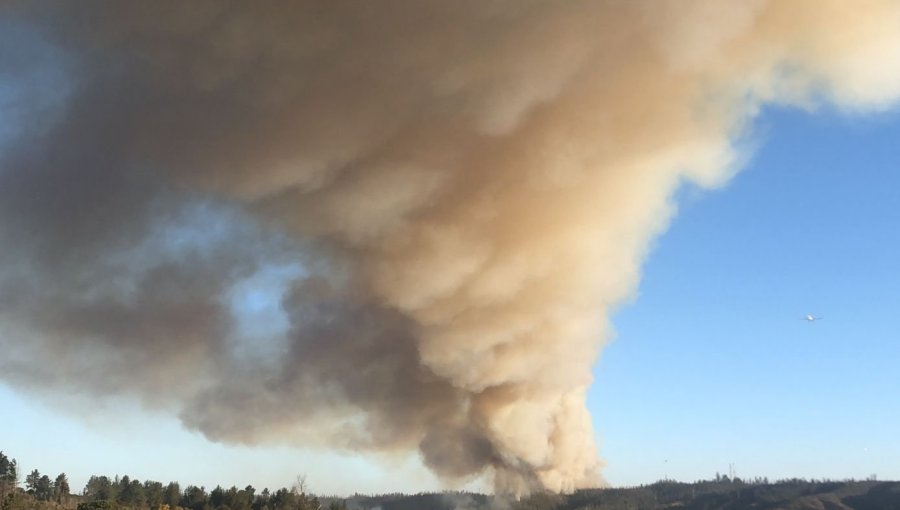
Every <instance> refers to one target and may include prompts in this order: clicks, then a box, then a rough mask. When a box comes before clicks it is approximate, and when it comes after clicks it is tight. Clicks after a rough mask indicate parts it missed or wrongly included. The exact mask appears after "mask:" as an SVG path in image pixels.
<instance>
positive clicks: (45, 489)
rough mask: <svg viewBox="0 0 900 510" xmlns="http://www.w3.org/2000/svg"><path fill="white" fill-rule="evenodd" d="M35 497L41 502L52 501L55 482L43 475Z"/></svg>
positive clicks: (35, 491) (39, 480) (38, 483)
mask: <svg viewBox="0 0 900 510" xmlns="http://www.w3.org/2000/svg"><path fill="white" fill-rule="evenodd" d="M34 495H35V497H36V498H37V499H38V500H39V501H50V500H51V499H52V498H53V482H51V481H50V477H49V476H47V475H42V476H41V477H40V478H38V481H37V486H36V487H35V490H34Z"/></svg>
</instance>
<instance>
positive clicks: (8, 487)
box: [0, 452, 19, 504]
mask: <svg viewBox="0 0 900 510" xmlns="http://www.w3.org/2000/svg"><path fill="white" fill-rule="evenodd" d="M18 484H19V472H18V470H17V469H16V459H10V458H9V457H7V456H6V455H4V454H3V452H0V504H2V503H3V502H4V501H6V497H7V495H11V494H13V491H15V489H16V486H17V485H18Z"/></svg>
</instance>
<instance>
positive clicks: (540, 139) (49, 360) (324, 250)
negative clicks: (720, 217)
mask: <svg viewBox="0 0 900 510" xmlns="http://www.w3.org/2000/svg"><path fill="white" fill-rule="evenodd" d="M0 17H2V23H3V24H4V26H5V27H7V28H9V30H5V31H4V33H5V35H4V36H3V37H4V38H5V39H6V42H7V44H0V70H2V75H3V76H5V77H4V78H2V85H3V86H2V88H0V90H3V91H4V92H3V94H4V98H3V99H2V101H3V103H2V104H3V108H4V110H3V111H4V113H3V115H4V119H11V121H12V123H11V125H14V126H15V129H10V128H4V130H2V131H0V143H2V147H3V148H2V152H0V243H2V246H3V247H4V248H3V250H2V252H0V348H2V349H3V351H4V356H3V357H2V358H0V377H2V378H3V379H4V381H5V382H7V383H9V384H13V385H16V386H19V387H22V388H24V389H30V390H34V391H53V392H59V391H65V392H69V393H72V394H82V395H84V394H86V395H93V396H96V395H100V396H125V397H129V398H132V397H133V398H136V399H139V400H140V401H141V402H143V403H144V404H146V405H147V406H150V407H153V408H157V409H162V410H166V411H168V412H172V413H176V414H177V415H178V416H179V417H180V418H181V420H182V421H183V423H184V424H185V426H187V427H189V428H192V429H196V430H199V431H201V432H202V433H203V434H205V435H206V436H207V437H208V438H210V439H212V440H216V441H225V442H232V443H246V444H253V443H258V442H268V441H287V442H292V443H296V444H303V445H316V446H323V447H327V448H338V449H349V450H353V451H368V452H372V453H376V454H377V453H390V452H408V451H415V450H418V451H419V452H420V454H421V456H422V459H423V461H424V463H425V465H426V466H428V468H430V469H431V470H432V471H434V472H435V473H436V474H438V475H439V476H441V477H443V478H444V479H447V480H458V479H467V478H471V477H473V476H478V475H482V474H487V475H488V476H490V477H492V480H493V483H494V487H495V488H496V489H497V490H498V491H510V492H525V491H528V490H533V489H536V488H545V489H550V490H571V489H574V488H577V487H581V486H590V485H594V484H597V483H599V482H600V468H601V467H602V463H601V461H599V459H598V457H597V453H596V446H595V444H594V429H593V426H592V424H591V420H590V416H589V414H588V412H587V410H586V408H585V394H586V391H587V388H588V386H589V385H590V383H591V366H592V364H593V363H594V361H595V360H596V359H597V357H598V355H599V353H600V351H601V349H602V347H603V344H604V342H605V341H606V340H607V339H608V338H609V337H610V334H611V331H610V329H609V326H608V322H607V316H608V314H609V313H610V311H611V310H613V309H614V308H615V306H616V305H617V304H620V303H622V302H623V301H624V300H627V299H628V298H629V297H631V296H632V293H633V292H634V291H635V288H636V286H637V283H638V280H639V276H640V275H639V269H640V265H641V262H642V260H643V257H644V256H645V254H646V251H647V248H648V245H649V243H650V242H651V241H652V239H653V238H654V236H656V235H657V234H659V233H660V232H661V231H662V230H663V229H664V228H665V227H666V225H667V223H668V221H669V220H670V218H671V216H672V214H673V212H674V210H675V206H674V204H673V203H672V200H671V197H672V195H673V192H674V191H675V190H676V189H677V187H678V186H679V185H680V184H681V183H684V182H692V183H695V184H698V185H700V186H707V187H713V186H716V185H720V184H722V183H724V182H725V181H726V180H727V179H728V177H729V176H730V175H732V174H733V172H734V171H736V170H737V169H738V168H737V167H738V165H739V162H740V160H741V156H742V154H741V153H740V151H738V150H737V149H735V140H737V139H738V138H739V137H740V136H741V135H742V134H744V133H746V126H747V125H748V123H749V121H751V120H752V119H753V117H754V115H756V114H757V113H758V111H759V109H760V108H761V107H762V106H764V105H765V104H767V103H784V104H793V105H799V106H803V107H813V106H815V105H817V104H820V103H822V102H832V103H834V104H836V105H838V106H839V107H841V108H846V109H850V110H854V111H856V110H877V109H882V108H886V107H889V106H890V105H891V103H892V102H893V101H895V100H896V98H897V96H898V95H900V61H898V59H897V55H900V4H898V3H896V2H893V1H889V0H885V1H877V0H871V1H859V2H845V1H843V0H833V1H829V0H817V1H812V0H809V1H805V0H797V1H783V2H775V1H772V2H765V1H747V2H742V3H734V2H732V3H722V2H701V1H697V2H685V1H652V2H651V1H646V2H644V1H633V2H615V1H585V2H552V1H532V0H516V1H509V2H506V1H489V2H482V1H477V2H476V1H460V2H439V1H414V2H405V1H387V2H367V3H361V2H354V1H341V0H338V1H331V2H302V1H301V2H293V3H290V4H285V3H282V2H266V1H262V2H252V3H242V2H221V1H195V2H189V3H184V2H170V1H164V2H128V3H126V2H101V1H86V2H78V3H66V2H36V3H12V4H8V5H7V6H5V7H3V8H2V10H0ZM287 266H292V267H296V268H299V269H296V270H295V271H293V272H288V273H285V274H290V276H289V277H285V278H284V279H285V280H286V281H284V282H282V284H281V287H279V289H282V290H283V296H282V300H281V307H282V309H283V310H284V313H285V314H286V316H287V322H288V325H287V327H286V328H285V331H280V332H273V333H270V334H265V335H257V336H256V337H253V338H247V337H246V335H242V334H240V333H239V332H238V330H239V329H240V328H238V327H237V322H238V318H237V317H236V313H237V312H236V311H235V309H234V307H233V306H231V304H230V301H229V299H230V298H229V296H230V295H231V294H232V293H233V292H234V289H236V288H240V285H242V282H246V281H248V280H249V279H252V278H254V277H255V275H259V274H260V273H261V272H264V271H266V268H271V267H287ZM600 428H601V429H602V424H600Z"/></svg>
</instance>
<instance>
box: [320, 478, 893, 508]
mask: <svg viewBox="0 0 900 510" xmlns="http://www.w3.org/2000/svg"><path fill="white" fill-rule="evenodd" d="M320 500H321V501H322V507H323V508H327V505H328V504H330V503H331V501H343V502H344V503H345V504H346V505H347V508H348V509H349V510H658V509H659V510H661V509H673V510H676V509H677V510H900V482H877V481H843V482H834V481H807V480H785V481H780V482H776V483H771V484H770V483H752V484H751V483H744V482H742V481H739V480H738V481H734V482H732V481H729V480H727V479H726V480H725V481H702V482H696V483H680V482H670V481H665V482H657V483H655V484H652V485H643V486H640V487H632V488H610V489H590V490H581V491H577V492H575V493H573V494H569V495H558V494H535V495H532V496H530V497H527V498H524V499H521V500H519V501H509V500H503V499H499V498H493V497H490V496H484V495H481V494H473V493H464V492H445V493H438V494H415V495H403V494H391V495H382V496H354V497H351V498H346V499H341V500H335V499H333V498H320Z"/></svg>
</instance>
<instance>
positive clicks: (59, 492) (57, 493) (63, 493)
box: [53, 473, 70, 504]
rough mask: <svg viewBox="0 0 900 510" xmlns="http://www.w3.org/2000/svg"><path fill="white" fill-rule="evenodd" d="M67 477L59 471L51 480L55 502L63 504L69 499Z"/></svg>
mask: <svg viewBox="0 0 900 510" xmlns="http://www.w3.org/2000/svg"><path fill="white" fill-rule="evenodd" d="M69 493H70V490H69V478H68V477H66V474H65V473H60V474H58V475H57V476H56V480H54V481H53V497H54V499H56V502H57V503H63V504H65V503H66V502H68V500H69Z"/></svg>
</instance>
